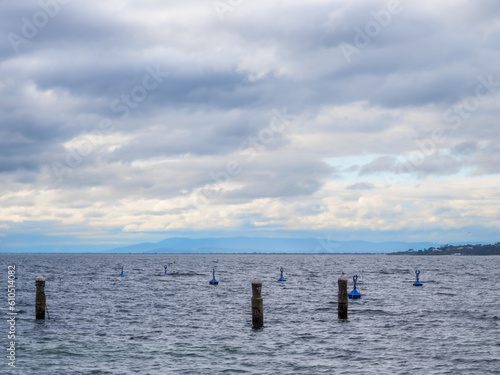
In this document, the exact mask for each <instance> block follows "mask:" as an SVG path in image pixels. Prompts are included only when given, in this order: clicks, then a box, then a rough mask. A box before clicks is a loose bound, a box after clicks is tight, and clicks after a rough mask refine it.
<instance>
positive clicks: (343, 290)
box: [338, 274, 348, 319]
mask: <svg viewBox="0 0 500 375" xmlns="http://www.w3.org/2000/svg"><path fill="white" fill-rule="evenodd" d="M347 301H348V297H347V277H345V276H344V274H342V276H340V277H339V295H338V310H339V319H347Z"/></svg>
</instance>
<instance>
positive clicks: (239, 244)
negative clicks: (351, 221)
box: [107, 237, 436, 253]
mask: <svg viewBox="0 0 500 375" xmlns="http://www.w3.org/2000/svg"><path fill="white" fill-rule="evenodd" d="M430 246H436V244H433V243H431V242H418V243H408V242H397V241H392V242H381V243H375V242H367V241H331V240H327V239H316V238H266V237H232V238H197V239H193V238H184V237H174V238H167V239H165V240H163V241H160V242H157V243H151V242H145V243H140V244H137V245H131V246H125V247H119V248H115V249H112V250H109V251H107V252H111V253H251V252H261V253H385V252H394V251H404V250H408V249H409V248H422V247H430Z"/></svg>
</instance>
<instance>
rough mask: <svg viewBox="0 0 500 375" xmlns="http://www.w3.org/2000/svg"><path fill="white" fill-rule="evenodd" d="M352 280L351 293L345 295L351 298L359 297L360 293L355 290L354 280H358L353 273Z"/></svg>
mask: <svg viewBox="0 0 500 375" xmlns="http://www.w3.org/2000/svg"><path fill="white" fill-rule="evenodd" d="M352 281H354V289H353V291H352V292H351V293H348V294H347V295H348V296H349V298H351V299H359V298H361V293H360V292H358V291H357V290H356V282H357V281H358V275H354V276H353V277H352Z"/></svg>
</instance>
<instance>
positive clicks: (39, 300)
mask: <svg viewBox="0 0 500 375" xmlns="http://www.w3.org/2000/svg"><path fill="white" fill-rule="evenodd" d="M35 284H36V306H35V311H36V319H45V303H46V301H45V277H43V276H38V277H37V278H36V280H35Z"/></svg>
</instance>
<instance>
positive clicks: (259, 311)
mask: <svg viewBox="0 0 500 375" xmlns="http://www.w3.org/2000/svg"><path fill="white" fill-rule="evenodd" d="M261 290H262V280H261V279H253V280H252V326H253V328H261V327H262V326H263V325H264V305H263V301H262V296H261Z"/></svg>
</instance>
